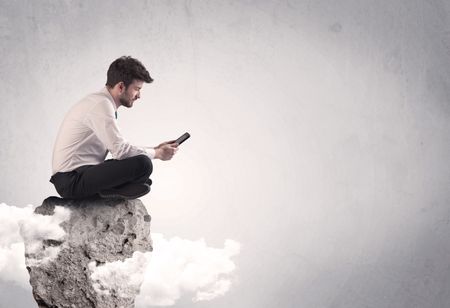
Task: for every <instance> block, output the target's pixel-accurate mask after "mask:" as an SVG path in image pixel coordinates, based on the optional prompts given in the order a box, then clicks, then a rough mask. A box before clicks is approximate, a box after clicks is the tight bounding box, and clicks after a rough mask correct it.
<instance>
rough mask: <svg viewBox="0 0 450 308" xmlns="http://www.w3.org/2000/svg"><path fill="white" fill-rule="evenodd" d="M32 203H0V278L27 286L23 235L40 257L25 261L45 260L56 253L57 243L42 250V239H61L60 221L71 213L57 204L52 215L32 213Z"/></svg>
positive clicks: (62, 234)
mask: <svg viewBox="0 0 450 308" xmlns="http://www.w3.org/2000/svg"><path fill="white" fill-rule="evenodd" d="M33 211H34V207H33V206H31V205H28V206H27V207H24V208H18V207H15V206H8V205H6V204H5V203H0V279H1V280H3V281H9V282H13V283H15V284H17V285H19V286H21V287H23V288H25V289H30V285H29V283H28V279H29V276H28V272H27V270H26V267H25V245H24V241H23V239H26V242H27V247H26V250H27V252H28V253H33V254H35V255H36V256H38V255H39V260H33V259H29V260H28V261H29V262H28V263H33V261H35V262H45V261H48V260H50V259H51V258H54V257H56V255H57V254H58V248H57V247H51V248H50V249H46V250H45V251H43V250H42V243H41V241H42V239H49V238H50V239H60V238H61V237H63V236H64V230H63V229H62V228H61V227H60V226H59V223H61V222H62V221H64V220H66V219H68V217H69V215H70V213H69V211H68V210H66V209H64V208H62V207H56V209H55V215H53V216H42V215H36V214H34V213H33Z"/></svg>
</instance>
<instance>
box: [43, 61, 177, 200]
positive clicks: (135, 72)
mask: <svg viewBox="0 0 450 308" xmlns="http://www.w3.org/2000/svg"><path fill="white" fill-rule="evenodd" d="M152 81H153V79H152V78H151V77H150V74H149V72H148V71H147V70H146V68H145V67H144V66H143V65H142V63H141V62H139V61H138V60H137V59H134V58H132V57H121V58H119V59H117V60H115V61H114V62H113V63H111V65H110V67H109V69H108V73H107V81H106V86H105V87H104V88H103V89H102V90H100V91H99V92H97V93H93V94H90V95H88V96H86V97H85V98H83V99H82V100H81V101H79V102H78V103H77V104H75V105H74V106H73V107H72V108H71V109H70V110H69V112H68V114H67V115H66V117H65V118H64V121H63V123H62V124H61V127H60V129H59V132H58V136H57V138H56V142H55V146H54V149H53V161H52V169H53V170H52V171H53V172H52V174H53V175H52V177H51V178H50V182H52V183H53V184H54V185H55V188H56V190H57V191H58V193H59V194H60V195H61V197H64V198H73V199H78V198H85V197H91V196H95V195H99V196H100V197H103V198H123V199H134V198H139V197H141V196H143V195H145V194H147V193H148V192H149V191H150V185H151V183H152V181H151V180H150V179H149V176H150V174H151V173H152V170H153V165H152V161H151V160H152V159H161V160H170V159H171V158H172V157H173V155H174V154H175V153H176V151H177V150H178V144H176V143H174V142H173V141H168V142H164V143H161V144H160V145H158V146H157V147H155V148H151V147H137V146H134V145H131V144H130V143H129V142H127V141H126V140H125V139H124V138H123V137H122V135H121V133H120V131H119V128H118V126H117V109H118V108H119V107H120V106H124V107H127V108H131V107H132V106H133V104H134V102H135V101H136V100H137V99H139V97H140V90H141V89H142V86H143V84H144V82H145V83H151V82H152ZM108 152H110V153H111V155H112V158H113V159H109V160H106V161H105V158H106V156H107V154H108Z"/></svg>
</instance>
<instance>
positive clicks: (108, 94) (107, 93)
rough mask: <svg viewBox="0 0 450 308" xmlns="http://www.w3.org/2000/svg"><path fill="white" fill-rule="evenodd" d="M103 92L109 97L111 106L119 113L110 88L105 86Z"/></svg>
mask: <svg viewBox="0 0 450 308" xmlns="http://www.w3.org/2000/svg"><path fill="white" fill-rule="evenodd" d="M101 92H102V93H104V94H105V95H106V97H108V99H109V100H110V102H111V104H112V105H113V107H114V111H115V112H116V113H117V106H116V102H114V98H113V97H112V96H111V93H109V91H108V88H107V87H106V86H104V87H103V89H102V90H101Z"/></svg>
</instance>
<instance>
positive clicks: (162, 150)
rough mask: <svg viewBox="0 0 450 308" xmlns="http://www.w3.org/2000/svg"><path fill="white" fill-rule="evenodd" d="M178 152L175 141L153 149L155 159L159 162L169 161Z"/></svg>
mask: <svg viewBox="0 0 450 308" xmlns="http://www.w3.org/2000/svg"><path fill="white" fill-rule="evenodd" d="M177 151H178V143H175V140H172V141H166V142H163V143H161V144H160V145H158V146H157V147H156V148H155V158H156V159H161V160H170V159H172V157H173V156H174V155H175V153H176V152H177Z"/></svg>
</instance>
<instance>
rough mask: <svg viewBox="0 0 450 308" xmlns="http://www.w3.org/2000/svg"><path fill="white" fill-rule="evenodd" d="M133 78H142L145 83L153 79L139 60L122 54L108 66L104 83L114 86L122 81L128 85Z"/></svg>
mask: <svg viewBox="0 0 450 308" xmlns="http://www.w3.org/2000/svg"><path fill="white" fill-rule="evenodd" d="M135 79H136V80H142V81H144V82H146V83H151V82H152V81H153V79H152V77H150V74H149V72H148V71H147V69H146V68H145V67H144V65H142V63H141V62H140V61H139V60H137V59H134V58H132V57H130V56H123V57H120V58H118V59H116V60H114V62H113V63H111V65H110V66H109V69H108V73H107V78H106V85H107V86H109V87H114V86H115V85H116V84H118V83H119V82H121V81H123V83H124V84H125V87H128V86H129V85H130V84H131V83H132V82H133V80H135Z"/></svg>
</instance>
